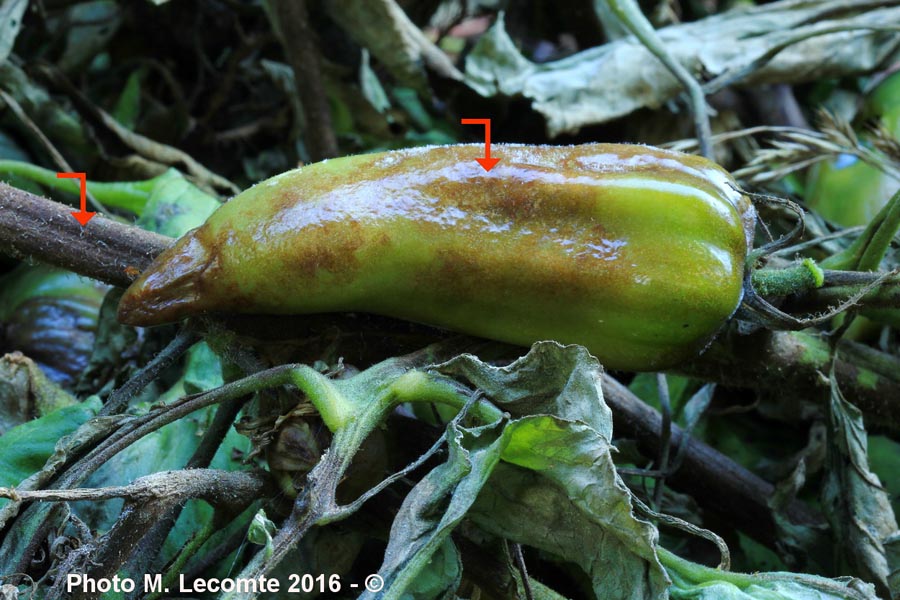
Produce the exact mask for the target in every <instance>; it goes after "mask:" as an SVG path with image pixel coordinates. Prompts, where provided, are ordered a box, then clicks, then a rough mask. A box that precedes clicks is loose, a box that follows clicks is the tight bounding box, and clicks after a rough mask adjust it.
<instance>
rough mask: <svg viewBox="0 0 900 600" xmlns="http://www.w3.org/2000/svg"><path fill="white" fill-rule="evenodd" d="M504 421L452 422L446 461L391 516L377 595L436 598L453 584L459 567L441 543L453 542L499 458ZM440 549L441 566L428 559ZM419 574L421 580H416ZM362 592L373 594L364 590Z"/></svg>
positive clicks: (451, 552) (457, 575)
mask: <svg viewBox="0 0 900 600" xmlns="http://www.w3.org/2000/svg"><path fill="white" fill-rule="evenodd" d="M504 425H505V422H503V421H502V420H501V421H498V422H497V423H494V424H493V425H487V426H484V427H480V428H474V429H465V428H463V427H459V426H458V425H457V424H456V423H455V422H451V424H450V426H449V427H448V429H447V433H446V439H447V444H448V446H449V457H448V459H447V462H445V463H444V464H442V465H440V466H438V467H436V468H435V469H434V470H432V471H431V472H430V473H429V474H428V475H426V476H425V477H424V478H422V480H421V481H420V482H419V483H418V484H416V486H415V487H414V488H413V490H412V491H411V492H410V493H409V494H408V495H407V496H406V499H405V500H404V501H403V505H402V506H401V507H400V511H399V512H398V513H397V516H396V518H395V519H394V524H393V526H392V527H391V536H390V541H389V542H388V547H387V549H386V550H385V553H384V562H383V563H382V565H381V568H380V569H379V571H378V572H379V575H381V577H382V578H383V579H384V581H385V588H384V591H383V592H382V593H383V596H379V597H384V598H401V597H403V595H404V594H407V593H411V594H412V595H413V597H415V598H435V597H438V596H439V595H440V593H441V592H443V591H444V590H447V589H448V588H449V589H451V590H455V586H456V585H457V584H458V582H459V576H460V572H461V567H460V565H459V558H458V557H457V556H456V552H455V550H450V549H448V548H446V547H445V544H452V542H450V540H449V535H450V532H451V531H452V530H453V529H454V528H455V527H456V526H457V525H458V524H459V523H460V521H461V520H462V519H463V517H465V515H466V513H467V512H468V510H469V508H470V507H471V506H472V503H473V502H474V501H475V498H476V497H477V496H478V493H479V492H480V491H481V489H482V487H483V486H484V484H485V482H486V481H487V479H488V477H489V476H490V474H491V472H492V471H493V469H494V467H495V466H496V465H497V462H498V461H499V460H500V453H501V452H502V449H503V437H502V435H503V429H504ZM439 550H440V551H441V552H443V553H444V554H442V560H441V562H440V567H438V566H437V565H436V564H434V563H432V559H433V557H434V556H435V553H437V552H438V551H439ZM448 553H449V554H448ZM423 574H427V575H423ZM420 576H424V577H425V580H424V581H420V579H419V578H420ZM426 582H427V585H424V584H425V583H426ZM414 590H415V591H414ZM361 597H362V598H374V597H375V595H374V594H372V593H371V592H367V593H366V594H363V596H361Z"/></svg>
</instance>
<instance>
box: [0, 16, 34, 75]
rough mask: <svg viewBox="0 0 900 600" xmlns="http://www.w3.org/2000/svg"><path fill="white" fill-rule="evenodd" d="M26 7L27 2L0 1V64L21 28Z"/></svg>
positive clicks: (9, 50)
mask: <svg viewBox="0 0 900 600" xmlns="http://www.w3.org/2000/svg"><path fill="white" fill-rule="evenodd" d="M27 7H28V0H2V1H0V63H2V62H3V61H5V60H6V57H7V56H9V53H10V52H11V51H12V47H13V44H14V43H15V41H16V36H17V35H19V29H20V28H21V27H22V15H24V14H25V9H26V8H27Z"/></svg>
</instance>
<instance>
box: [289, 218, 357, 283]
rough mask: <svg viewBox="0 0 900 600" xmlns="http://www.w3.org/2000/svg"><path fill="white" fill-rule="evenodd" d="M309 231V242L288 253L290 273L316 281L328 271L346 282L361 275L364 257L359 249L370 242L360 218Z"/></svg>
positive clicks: (338, 280)
mask: <svg viewBox="0 0 900 600" xmlns="http://www.w3.org/2000/svg"><path fill="white" fill-rule="evenodd" d="M309 234H310V239H309V240H308V243H304V244H303V245H302V246H303V247H302V249H301V250H300V251H297V252H292V253H290V255H289V256H288V261H287V262H288V265H289V269H288V271H289V273H288V276H289V277H296V276H300V277H303V278H305V279H306V280H308V281H314V280H315V279H316V278H317V277H318V276H320V275H321V274H322V272H323V271H325V272H328V273H329V274H330V275H331V276H332V277H334V282H335V283H346V282H348V281H350V280H352V279H353V278H354V277H355V276H356V275H357V273H358V271H359V269H360V261H359V258H357V256H356V252H357V250H359V249H360V248H361V247H363V245H364V244H365V243H366V241H365V231H364V228H363V226H362V225H361V224H360V223H359V222H357V221H344V222H342V223H338V224H332V223H324V224H322V226H321V227H320V228H319V230H318V231H316V232H315V233H313V232H309Z"/></svg>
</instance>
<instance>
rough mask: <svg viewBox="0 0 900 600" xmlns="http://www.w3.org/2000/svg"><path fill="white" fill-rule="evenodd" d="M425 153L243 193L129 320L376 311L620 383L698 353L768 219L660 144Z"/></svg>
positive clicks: (139, 298) (373, 157) (146, 289)
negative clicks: (593, 362)
mask: <svg viewBox="0 0 900 600" xmlns="http://www.w3.org/2000/svg"><path fill="white" fill-rule="evenodd" d="M483 149H484V148H483V146H478V145H456V146H438V147H428V148H416V149H410V150H402V151H393V152H385V153H380V154H369V155H360V156H351V157H346V158H340V159H333V160H329V161H325V162H321V163H317V164H313V165H310V166H306V167H303V168H301V169H296V170H293V171H289V172H287V173H283V174H282V175H279V176H277V177H274V178H272V179H269V180H267V181H263V182H262V183H259V184H257V185H256V186H254V187H252V188H250V189H248V190H246V191H245V192H243V193H241V194H239V195H238V196H237V197H235V198H234V199H233V200H231V201H230V202H228V203H227V204H225V205H224V206H223V207H222V208H220V209H219V210H218V211H217V212H216V213H215V214H213V215H212V217H210V218H209V220H208V221H207V222H206V223H205V224H204V225H203V226H202V227H200V228H198V229H196V230H194V231H192V232H190V233H188V234H187V235H185V236H184V237H182V238H181V239H179V240H178V242H176V244H175V245H174V246H173V247H172V248H170V249H169V250H167V251H166V252H164V253H163V254H162V255H160V256H159V257H158V258H157V260H156V261H155V262H154V264H153V265H151V267H150V268H149V269H147V271H145V272H144V273H142V275H141V276H140V277H139V278H138V279H137V280H136V281H135V283H134V284H133V285H132V286H131V287H130V288H129V289H128V291H127V292H126V294H125V296H124V297H123V298H122V301H121V304H120V306H119V318H120V320H122V321H123V322H125V323H129V324H133V325H154V324H159V323H166V322H171V321H176V320H179V319H182V318H184V317H186V316H189V315H193V314H197V313H204V312H240V313H271V314H292V313H297V314H300V313H303V314H309V313H325V312H350V311H358V312H371V313H375V314H381V315H385V316H390V317H396V318H401V319H406V320H410V321H418V322H422V323H427V324H431V325H436V326H440V327H446V328H448V329H451V330H455V331H460V332H464V333H469V334H473V335H478V336H481V337H486V338H491V339H497V340H501V341H507V342H512V343H518V344H530V343H532V342H534V341H536V340H542V339H553V340H557V341H559V342H563V343H578V344H582V345H585V346H587V347H588V348H589V349H590V350H591V351H592V352H593V353H594V354H595V355H596V356H597V357H598V358H599V359H600V360H601V362H603V363H604V364H605V365H606V366H607V367H609V368H619V369H632V370H653V369H658V368H662V367H666V366H671V365H673V364H676V363H678V362H680V361H683V360H685V359H687V358H690V357H692V356H694V355H695V354H696V353H698V352H699V351H700V350H702V349H703V347H704V346H705V345H706V344H707V343H708V341H709V340H710V339H711V338H712V336H713V335H715V333H716V332H717V331H718V330H719V328H720V327H721V326H722V324H723V323H724V322H725V321H726V320H727V319H728V317H729V316H730V315H731V314H732V313H733V312H734V310H735V309H736V308H737V306H738V304H739V303H740V300H741V297H742V281H743V270H744V258H745V256H746V254H747V251H748V239H749V238H750V236H751V232H752V229H753V225H754V222H755V213H754V210H753V208H752V205H751V204H750V202H749V200H748V199H747V198H746V197H745V196H742V195H741V194H740V193H739V192H737V191H736V190H735V189H734V188H733V187H731V185H733V182H732V180H731V177H730V176H729V175H728V174H727V173H726V172H725V171H724V170H722V169H721V168H720V167H718V166H717V165H715V164H713V163H711V162H709V161H707V160H705V159H703V158H700V157H696V156H688V155H684V154H680V153H675V152H669V151H664V150H660V149H656V148H651V147H646V146H630V145H616V144H589V145H582V146H525V145H502V144H498V145H495V146H494V148H493V152H492V154H493V155H495V156H496V157H499V158H500V159H501V160H500V163H499V164H498V165H497V166H495V167H494V168H493V169H492V170H491V171H489V172H488V171H485V170H484V169H483V168H482V167H481V166H480V165H479V164H478V163H476V162H475V160H474V158H476V157H478V156H481V154H479V151H483Z"/></svg>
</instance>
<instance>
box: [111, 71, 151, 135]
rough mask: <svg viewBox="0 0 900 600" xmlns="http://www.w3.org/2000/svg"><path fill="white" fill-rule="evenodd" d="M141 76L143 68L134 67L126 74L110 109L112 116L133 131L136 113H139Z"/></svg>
mask: <svg viewBox="0 0 900 600" xmlns="http://www.w3.org/2000/svg"><path fill="white" fill-rule="evenodd" d="M143 76H144V70H143V69H136V70H135V71H133V72H132V73H131V75H129V76H128V80H127V81H126V82H125V87H124V88H123V89H122V94H121V95H120V96H119V99H118V100H117V101H116V105H115V107H113V110H112V116H113V118H114V119H115V120H116V121H118V122H119V123H121V124H122V126H124V127H125V128H127V129H130V130H132V131H134V128H135V126H136V125H137V120H138V115H140V113H141V79H142V78H143Z"/></svg>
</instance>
